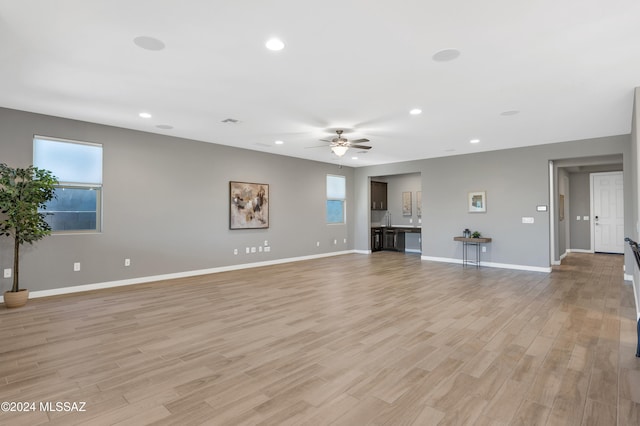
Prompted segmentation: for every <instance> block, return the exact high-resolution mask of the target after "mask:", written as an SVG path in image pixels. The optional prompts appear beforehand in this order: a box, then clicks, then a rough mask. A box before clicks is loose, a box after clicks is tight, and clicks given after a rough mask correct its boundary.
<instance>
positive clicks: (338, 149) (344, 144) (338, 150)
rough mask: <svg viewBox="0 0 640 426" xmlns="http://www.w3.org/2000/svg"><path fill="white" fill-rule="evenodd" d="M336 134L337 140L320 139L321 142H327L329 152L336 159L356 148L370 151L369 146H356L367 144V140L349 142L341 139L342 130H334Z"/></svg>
mask: <svg viewBox="0 0 640 426" xmlns="http://www.w3.org/2000/svg"><path fill="white" fill-rule="evenodd" d="M336 133H337V134H338V137H337V138H333V139H331V140H326V139H320V140H321V141H322V142H329V143H330V144H331V145H329V146H330V147H331V152H333V153H334V154H335V155H337V156H338V157H342V156H343V155H344V154H346V152H347V151H348V150H349V148H358V149H365V150H366V149H371V147H370V146H366V145H356V144H360V143H362V142H369V139H356V140H354V141H351V142H349V140H348V139H346V138H343V137H342V133H343V130H336Z"/></svg>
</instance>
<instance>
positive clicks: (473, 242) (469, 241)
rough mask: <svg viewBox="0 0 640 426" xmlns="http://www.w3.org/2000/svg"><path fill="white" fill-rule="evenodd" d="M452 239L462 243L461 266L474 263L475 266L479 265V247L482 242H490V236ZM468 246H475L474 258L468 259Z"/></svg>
mask: <svg viewBox="0 0 640 426" xmlns="http://www.w3.org/2000/svg"><path fill="white" fill-rule="evenodd" d="M453 241H460V242H461V243H462V266H466V265H476V268H478V267H480V253H481V252H482V250H481V249H480V247H481V246H482V244H485V243H490V242H491V238H487V237H480V238H469V237H453ZM469 246H475V248H476V258H475V260H469V255H468V253H467V250H468V249H469Z"/></svg>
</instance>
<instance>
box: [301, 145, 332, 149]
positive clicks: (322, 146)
mask: <svg viewBox="0 0 640 426" xmlns="http://www.w3.org/2000/svg"><path fill="white" fill-rule="evenodd" d="M326 147H327V145H314V146H305V147H304V149H309V148H326Z"/></svg>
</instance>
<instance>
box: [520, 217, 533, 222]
mask: <svg viewBox="0 0 640 426" xmlns="http://www.w3.org/2000/svg"><path fill="white" fill-rule="evenodd" d="M522 223H533V218H532V217H523V218H522Z"/></svg>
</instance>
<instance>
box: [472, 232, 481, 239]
mask: <svg viewBox="0 0 640 426" xmlns="http://www.w3.org/2000/svg"><path fill="white" fill-rule="evenodd" d="M481 236H482V234H480V233H479V232H478V231H474V232H473V234H471V238H480V237H481Z"/></svg>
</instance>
